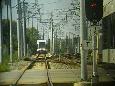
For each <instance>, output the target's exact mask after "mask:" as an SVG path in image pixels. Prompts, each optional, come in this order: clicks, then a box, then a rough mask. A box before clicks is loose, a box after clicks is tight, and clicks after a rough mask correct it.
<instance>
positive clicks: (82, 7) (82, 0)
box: [80, 0, 87, 81]
mask: <svg viewBox="0 0 115 86" xmlns="http://www.w3.org/2000/svg"><path fill="white" fill-rule="evenodd" d="M85 30H86V17H85V0H80V50H81V52H80V53H81V80H83V81H86V80H87V63H86V62H87V59H86V55H85V44H86V42H85V39H86V37H85V32H86V31H85Z"/></svg>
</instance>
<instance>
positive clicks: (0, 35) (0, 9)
mask: <svg viewBox="0 0 115 86" xmlns="http://www.w3.org/2000/svg"><path fill="white" fill-rule="evenodd" d="M1 23H2V1H0V63H2V33H1V31H2V30H1V29H2V24H1Z"/></svg>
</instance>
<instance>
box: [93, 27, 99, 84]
mask: <svg viewBox="0 0 115 86" xmlns="http://www.w3.org/2000/svg"><path fill="white" fill-rule="evenodd" d="M94 27H95V30H94V35H93V76H92V82H93V83H97V82H98V72H97V63H96V57H97V32H96V26H94Z"/></svg>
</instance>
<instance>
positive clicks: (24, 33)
mask: <svg viewBox="0 0 115 86" xmlns="http://www.w3.org/2000/svg"><path fill="white" fill-rule="evenodd" d="M23 12H24V24H23V49H24V56H26V8H25V2H24V1H23Z"/></svg>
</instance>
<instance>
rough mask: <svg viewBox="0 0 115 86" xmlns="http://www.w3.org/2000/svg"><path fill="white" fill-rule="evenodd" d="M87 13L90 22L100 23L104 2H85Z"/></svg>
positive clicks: (93, 0)
mask: <svg viewBox="0 0 115 86" xmlns="http://www.w3.org/2000/svg"><path fill="white" fill-rule="evenodd" d="M85 12H86V17H87V19H88V20H89V21H91V22H93V23H97V22H99V21H100V20H101V18H102V16H103V0H85Z"/></svg>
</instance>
